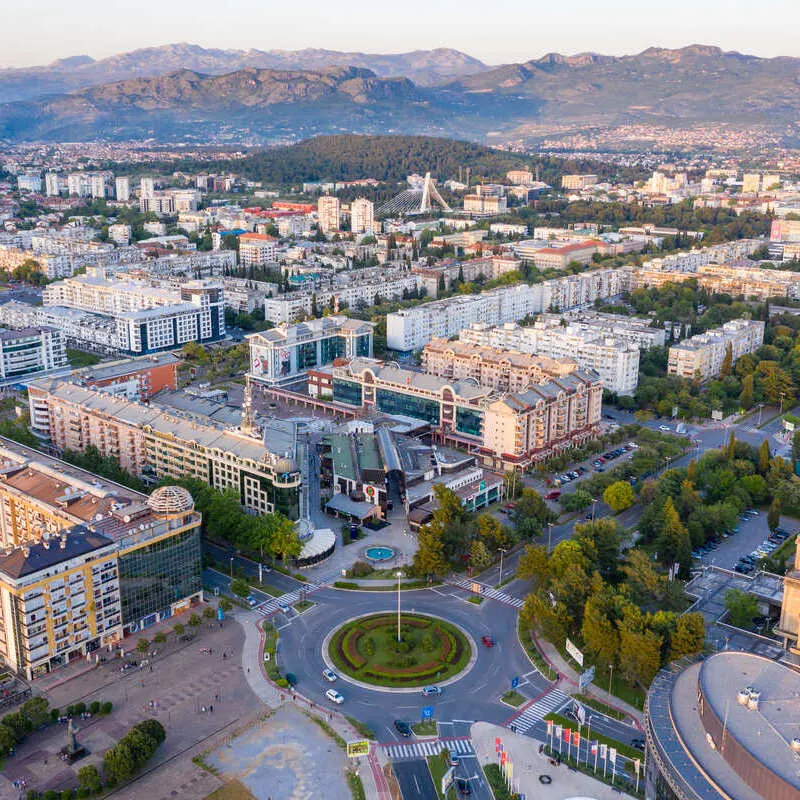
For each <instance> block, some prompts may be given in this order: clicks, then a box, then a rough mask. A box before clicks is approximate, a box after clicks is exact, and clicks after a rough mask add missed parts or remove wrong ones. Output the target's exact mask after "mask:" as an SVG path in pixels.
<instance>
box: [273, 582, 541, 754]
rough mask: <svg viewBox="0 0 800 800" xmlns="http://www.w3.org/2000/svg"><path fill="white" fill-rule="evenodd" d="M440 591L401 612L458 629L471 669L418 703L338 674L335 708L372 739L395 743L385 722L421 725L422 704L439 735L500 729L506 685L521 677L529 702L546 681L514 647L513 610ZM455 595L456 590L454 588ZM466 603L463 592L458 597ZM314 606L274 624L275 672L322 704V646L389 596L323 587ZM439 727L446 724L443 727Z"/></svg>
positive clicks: (416, 598)
mask: <svg viewBox="0 0 800 800" xmlns="http://www.w3.org/2000/svg"><path fill="white" fill-rule="evenodd" d="M450 591H451V590H450V589H449V588H448V587H441V588H440V589H426V590H420V591H411V592H404V593H403V597H402V608H403V609H405V610H406V611H418V612H422V613H430V614H433V615H437V616H441V617H444V618H446V619H447V620H449V621H450V622H453V623H455V624H456V625H459V626H460V627H461V628H463V629H464V630H465V631H466V632H467V633H469V634H470V636H471V637H472V639H473V641H474V642H475V647H476V650H477V660H476V663H475V665H474V666H473V667H472V669H470V671H469V672H467V673H466V674H465V675H464V676H463V677H462V678H460V679H459V680H458V681H456V682H454V683H452V684H450V685H449V686H446V687H444V689H443V692H442V694H441V695H439V696H438V697H435V698H423V696H422V693H421V692H413V693H393V692H388V691H382V690H378V689H370V688H362V687H359V686H356V685H354V684H351V683H348V682H347V681H346V680H345V679H344V678H342V677H341V676H340V677H339V679H338V680H337V681H336V685H335V688H336V689H337V690H338V691H340V692H341V693H342V695H343V696H344V704H343V706H342V707H341V710H342V711H343V712H344V713H345V714H351V715H352V716H354V717H357V718H358V719H359V720H361V721H362V722H364V723H365V724H366V725H368V726H369V727H370V728H372V730H373V731H375V735H376V737H377V739H378V741H383V742H385V741H393V740H395V739H397V738H398V736H397V734H396V732H395V730H394V727H393V721H394V720H395V719H397V718H403V719H405V720H407V721H408V722H410V723H414V722H416V721H417V720H419V719H421V715H422V708H423V706H427V705H432V706H433V707H434V718H435V719H436V720H437V721H439V722H440V723H445V725H442V729H441V735H442V736H464V735H468V733H469V725H470V724H471V723H472V722H474V721H477V720H484V721H487V722H494V723H497V724H502V723H503V722H504V721H505V720H506V719H508V717H509V716H510V715H511V710H510V709H509V708H507V707H506V706H503V705H501V704H500V703H499V702H498V701H499V698H500V696H501V695H502V694H503V693H504V692H505V691H506V690H507V689H508V688H509V686H510V683H511V679H512V678H513V677H515V676H517V675H519V676H525V681H526V682H525V684H524V686H523V687H522V688H523V689H524V691H525V693H526V694H527V696H528V697H531V698H533V697H536V696H537V695H539V694H540V693H541V692H543V691H544V690H545V689H546V688H547V686H548V683H547V682H546V681H545V680H544V678H542V676H541V675H539V673H537V672H536V671H535V670H533V669H532V667H531V664H530V661H529V660H528V657H527V656H526V655H525V652H524V651H523V649H522V647H521V646H520V644H519V642H518V641H517V636H516V609H514V608H511V607H509V606H505V605H503V604H501V603H497V602H495V601H492V600H487V601H485V602H484V603H483V604H482V605H480V606H475V605H472V604H471V603H467V602H465V601H464V600H461V599H457V598H456V597H454V596H453V595H452V594H451V593H450ZM454 591H455V592H456V593H458V590H454ZM460 595H461V596H463V597H466V593H463V592H462V593H460ZM314 602H315V603H318V605H317V607H315V608H313V609H311V610H309V611H307V612H305V613H304V614H301V615H299V616H297V617H294V618H293V619H292V620H291V622H290V623H287V624H285V625H284V624H280V623H279V629H280V645H279V652H278V660H279V663H280V665H281V667H282V668H283V669H284V670H285V671H287V672H292V673H294V674H295V676H296V677H297V680H298V690H299V691H301V692H302V693H303V694H304V695H305V696H306V697H309V698H310V699H311V700H313V701H315V702H318V703H321V704H323V705H326V704H327V703H328V702H329V701H327V700H326V699H325V696H324V695H325V690H326V689H328V688H330V684H328V683H327V682H326V681H324V679H323V678H322V670H323V669H324V667H325V662H324V661H323V658H322V642H323V640H324V638H325V636H326V635H327V634H328V633H329V632H330V631H331V630H332V629H333V628H335V627H337V626H338V625H340V624H341V623H343V622H344V621H345V620H347V619H350V618H351V617H355V616H359V615H361V614H368V613H372V612H379V611H384V612H385V611H388V612H394V611H395V609H396V606H395V602H396V600H395V595H394V593H392V592H346V591H336V590H329V589H323V590H320V591H319V592H316V593H315V594H314ZM485 634H491V635H492V636H493V637H494V638H495V640H496V642H497V644H496V645H495V647H491V648H487V647H484V646H483V645H482V644H481V641H480V639H481V636H483V635H485ZM447 723H453V724H452V725H448V724H447Z"/></svg>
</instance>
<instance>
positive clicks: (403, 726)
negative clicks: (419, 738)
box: [394, 719, 411, 738]
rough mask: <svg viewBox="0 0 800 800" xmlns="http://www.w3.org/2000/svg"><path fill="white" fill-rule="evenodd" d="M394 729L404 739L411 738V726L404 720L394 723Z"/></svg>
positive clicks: (397, 720)
mask: <svg viewBox="0 0 800 800" xmlns="http://www.w3.org/2000/svg"><path fill="white" fill-rule="evenodd" d="M394 729H395V730H396V731H397V732H398V733H399V734H400V735H401V736H403V737H404V738H408V737H409V736H411V726H410V725H409V724H408V723H407V722H406V721H405V720H403V719H396V720H395V721H394Z"/></svg>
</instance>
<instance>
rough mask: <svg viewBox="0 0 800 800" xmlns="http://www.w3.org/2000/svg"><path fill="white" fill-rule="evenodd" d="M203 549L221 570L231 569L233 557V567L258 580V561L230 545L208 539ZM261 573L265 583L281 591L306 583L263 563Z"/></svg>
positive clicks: (293, 588)
mask: <svg viewBox="0 0 800 800" xmlns="http://www.w3.org/2000/svg"><path fill="white" fill-rule="evenodd" d="M203 550H204V551H205V552H206V553H207V554H208V555H209V556H211V558H213V559H214V561H216V562H217V564H219V565H220V567H219V569H220V571H226V568H227V569H230V565H231V559H233V567H234V568H235V569H236V570H238V571H240V572H243V573H244V574H245V575H248V576H249V577H251V578H254V579H255V580H258V574H259V571H258V562H256V561H253V560H251V559H249V558H246V557H245V556H242V555H237V554H236V551H235V550H232V549H231V548H229V547H223V546H222V545H218V544H214V543H212V542H208V541H203ZM261 574H262V577H263V583H265V584H267V585H268V586H270V587H271V588H273V589H275V590H276V591H278V592H281V593H286V592H292V591H294V590H295V589H299V588H300V587H302V586H303V585H304V584H303V583H302V582H301V581H298V580H296V579H295V578H292V577H291V576H289V575H284V574H283V573H282V572H278V571H277V570H271V569H269V568H268V567H267V565H266V564H263V565H262V570H261Z"/></svg>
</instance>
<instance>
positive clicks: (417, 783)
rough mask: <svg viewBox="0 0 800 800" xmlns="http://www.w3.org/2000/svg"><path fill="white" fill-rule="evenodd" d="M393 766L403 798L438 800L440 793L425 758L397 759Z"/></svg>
mask: <svg viewBox="0 0 800 800" xmlns="http://www.w3.org/2000/svg"><path fill="white" fill-rule="evenodd" d="M392 768H393V769H394V774H395V776H396V777H397V782H398V783H399V784H400V791H401V792H402V794H403V800H438V798H439V795H438V794H437V793H436V787H435V786H434V785H433V778H431V773H430V770H429V769H428V762H427V761H426V760H425V759H424V758H415V759H413V760H409V761H396V762H395V763H394V764H393V766H392Z"/></svg>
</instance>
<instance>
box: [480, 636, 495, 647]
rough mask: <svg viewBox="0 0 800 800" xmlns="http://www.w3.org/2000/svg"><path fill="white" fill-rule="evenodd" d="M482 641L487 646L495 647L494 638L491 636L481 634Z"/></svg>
mask: <svg viewBox="0 0 800 800" xmlns="http://www.w3.org/2000/svg"><path fill="white" fill-rule="evenodd" d="M481 641H482V642H483V644H484V646H485V647H494V639H493V638H492V637H491V636H481Z"/></svg>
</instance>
